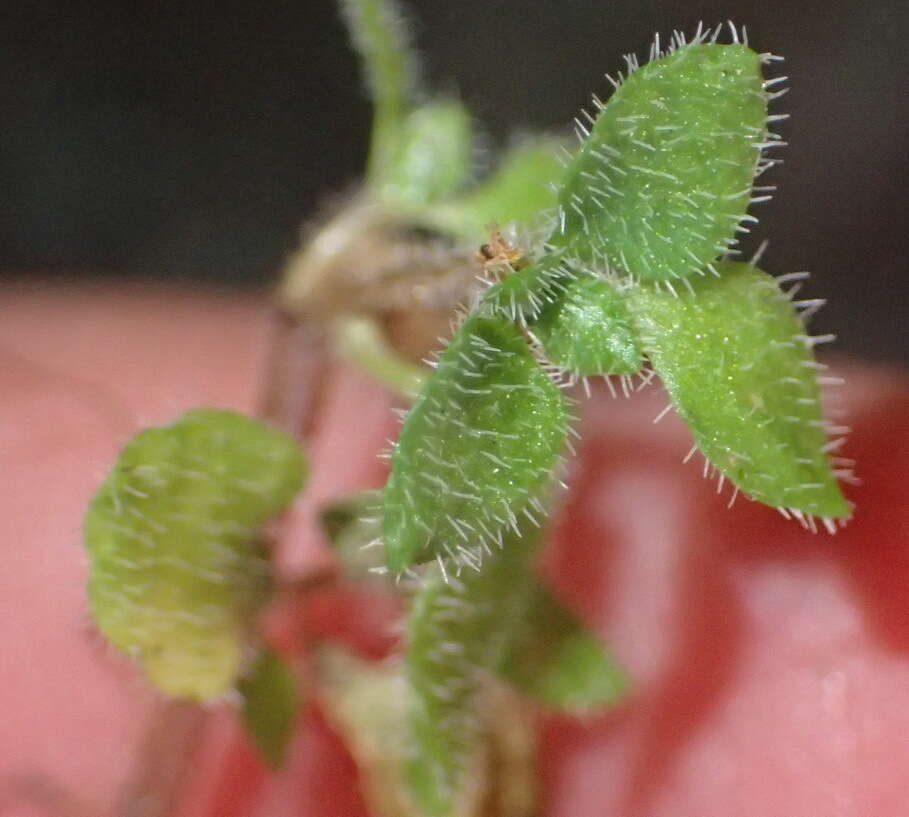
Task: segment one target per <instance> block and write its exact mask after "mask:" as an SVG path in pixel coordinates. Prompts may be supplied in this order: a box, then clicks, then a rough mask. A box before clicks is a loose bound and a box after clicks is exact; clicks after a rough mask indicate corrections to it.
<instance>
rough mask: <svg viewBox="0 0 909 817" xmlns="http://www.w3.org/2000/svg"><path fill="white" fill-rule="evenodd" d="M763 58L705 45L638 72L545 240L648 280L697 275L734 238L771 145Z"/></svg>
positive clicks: (571, 182)
mask: <svg viewBox="0 0 909 817" xmlns="http://www.w3.org/2000/svg"><path fill="white" fill-rule="evenodd" d="M766 120H767V93H766V92H765V91H764V88H763V80H762V77H761V56H760V55H759V54H756V53H755V52H754V51H751V50H750V49H749V48H747V47H746V46H744V45H738V44H734V45H714V44H709V43H707V44H705V43H701V42H696V43H692V44H690V45H687V46H683V47H680V48H678V49H677V50H675V51H674V52H672V53H669V54H667V55H666V56H663V57H660V58H658V59H655V60H653V61H652V62H650V63H648V64H647V65H644V66H642V67H641V68H639V69H638V70H636V71H634V72H633V73H632V74H631V75H630V76H629V77H628V78H627V79H626V80H625V81H624V82H623V83H622V84H621V85H620V86H619V87H618V89H617V90H616V91H615V93H614V94H613V95H612V97H611V98H610V99H609V101H608V102H607V104H606V105H605V107H603V108H602V110H601V111H600V112H599V114H598V116H597V118H596V120H595V123H594V125H593V126H592V129H591V132H590V135H589V136H588V137H587V138H586V140H585V141H584V143H583V144H582V145H581V148H580V149H579V151H578V153H577V154H576V156H575V157H574V159H573V160H572V162H571V164H570V165H569V166H568V170H567V173H566V175H565V181H564V183H563V186H562V189H561V192H560V194H559V207H560V225H559V228H558V229H557V231H556V233H555V234H554V235H553V236H552V238H551V239H550V240H551V241H552V242H553V243H554V244H557V245H559V246H562V245H566V244H568V245H570V246H571V248H572V252H573V254H575V255H576V256H578V257H579V258H581V259H582V260H584V261H589V262H591V263H596V264H598V265H600V266H604V265H608V266H610V267H611V268H614V269H617V270H619V271H621V272H625V273H629V274H631V275H632V276H634V277H635V278H638V279H641V280H647V281H654V280H671V279H674V278H681V277H684V276H688V275H691V274H692V273H699V272H702V271H703V270H704V268H705V266H706V265H707V264H708V263H710V262H711V261H713V259H715V258H717V257H718V256H719V255H722V254H723V253H724V252H725V251H726V250H727V249H728V247H729V245H730V244H731V243H732V242H733V239H734V236H735V228H736V226H737V225H738V223H739V222H740V221H741V219H742V218H743V217H744V216H745V214H746V211H747V208H748V205H749V203H750V198H751V188H752V183H753V180H754V175H755V171H756V167H757V163H758V159H759V158H760V151H761V145H762V144H763V143H765V142H766V141H767V139H768V138H769V137H768V134H767V131H766Z"/></svg>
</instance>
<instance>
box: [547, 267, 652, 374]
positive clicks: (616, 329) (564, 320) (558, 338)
mask: <svg viewBox="0 0 909 817" xmlns="http://www.w3.org/2000/svg"><path fill="white" fill-rule="evenodd" d="M531 331H532V332H533V334H534V335H536V337H537V338H539V340H540V343H541V344H542V346H543V349H544V350H545V352H546V357H547V358H549V360H550V362H551V363H554V364H555V365H556V366H559V367H561V368H563V369H567V370H568V371H569V372H572V373H573V374H576V375H582V376H583V375H600V374H603V375H606V374H634V373H635V372H636V371H638V370H639V369H640V368H641V365H642V363H643V361H642V357H641V347H640V344H639V342H638V338H637V333H636V331H635V329H634V327H633V326H632V323H631V317H630V316H629V314H628V309H627V307H626V306H625V301H624V298H623V296H622V294H620V293H619V292H618V291H617V290H616V287H615V285H614V284H613V283H612V282H610V281H606V280H604V279H603V278H600V277H599V276H594V275H590V274H580V275H578V277H577V278H575V279H574V280H573V281H570V282H568V283H567V285H566V288H565V291H564V293H563V294H562V295H561V297H559V298H557V299H553V300H552V301H551V302H550V303H549V304H547V305H546V306H545V307H543V309H542V311H541V312H540V314H539V315H538V316H537V318H536V320H535V321H534V323H533V326H532V327H531Z"/></svg>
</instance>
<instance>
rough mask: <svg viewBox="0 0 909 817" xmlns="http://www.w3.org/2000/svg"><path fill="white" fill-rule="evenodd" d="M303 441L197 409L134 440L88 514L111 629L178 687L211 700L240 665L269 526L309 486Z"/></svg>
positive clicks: (101, 607) (88, 538)
mask: <svg viewBox="0 0 909 817" xmlns="http://www.w3.org/2000/svg"><path fill="white" fill-rule="evenodd" d="M304 470H305V467H304V462H303V457H302V454H301V453H300V450H299V449H298V447H297V445H296V443H295V441H294V440H293V439H292V438H290V437H288V436H287V435H286V434H283V433H281V432H279V431H275V430H273V429H270V428H267V427H266V426H263V425H261V424H260V423H257V422H255V421H254V420H251V419H249V418H246V417H243V416H241V415H239V414H235V413H233V412H230V411H221V410H216V409H203V410H196V411H190V412H187V413H186V414H184V415H183V416H182V417H180V418H179V419H178V420H177V421H176V422H175V423H174V424H173V425H170V426H164V427H158V428H149V429H146V430H145V431H142V432H140V433H139V434H137V435H136V436H135V437H133V439H132V440H131V441H130V442H129V443H128V444H127V445H126V447H125V448H124V449H123V451H122V452H121V454H120V457H119V459H118V460H117V462H116V464H115V465H114V467H113V469H112V471H111V472H110V474H109V475H108V477H107V478H106V479H105V481H104V482H103V484H102V485H101V487H100V488H99V489H98V492H97V494H96V495H95V497H94V499H93V500H92V503H91V505H90V507H89V510H88V513H87V515H86V518H85V526H84V535H85V544H86V548H87V549H88V553H89V556H90V557H91V572H90V576H89V583H88V594H89V601H90V605H91V611H92V615H93V617H94V620H95V623H96V624H97V626H98V628H99V629H100V631H101V632H102V633H103V634H104V635H105V636H106V637H107V638H108V639H109V640H110V641H111V643H113V644H114V645H115V646H116V647H118V648H119V649H121V650H123V651H124V652H125V653H127V654H128V655H130V656H133V657H134V658H135V659H136V660H137V661H138V662H139V663H140V664H141V665H142V668H143V669H144V671H145V674H146V675H147V676H148V678H149V680H151V681H152V683H154V684H155V686H157V687H158V688H159V689H161V690H162V691H164V692H166V693H167V694H170V695H174V696H179V697H187V698H195V699H209V698H214V697H217V696H219V695H222V694H223V693H225V692H226V691H227V690H228V689H229V688H230V687H231V686H232V685H233V683H234V681H235V679H236V677H237V675H238V674H239V671H240V665H241V658H242V653H243V650H244V648H245V646H246V644H247V641H248V630H249V626H250V620H251V617H252V615H253V613H254V612H255V610H256V608H257V606H258V605H259V604H260V603H261V601H262V599H263V597H264V594H265V592H266V591H267V587H268V580H269V571H268V564H267V561H266V559H265V554H264V552H263V549H262V545H261V536H260V531H261V528H262V526H263V525H264V524H265V523H266V522H267V521H268V520H269V519H270V518H271V517H273V516H274V515H275V514H276V513H277V512H278V511H280V510H281V509H282V508H283V507H284V506H285V505H286V504H287V503H288V502H290V500H291V499H292V498H293V496H294V495H295V494H296V493H297V491H299V489H300V486H301V484H302V481H303V476H304Z"/></svg>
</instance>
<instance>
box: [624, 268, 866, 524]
mask: <svg viewBox="0 0 909 817" xmlns="http://www.w3.org/2000/svg"><path fill="white" fill-rule="evenodd" d="M718 269H719V272H720V277H719V278H714V277H708V278H703V279H698V280H696V281H693V282H692V284H693V287H692V289H693V291H692V292H684V293H681V294H680V295H679V296H678V297H674V296H673V295H671V294H669V293H666V292H660V291H655V290H654V289H651V288H649V287H644V286H642V287H637V288H634V289H633V290H631V291H630V292H629V299H630V304H631V309H632V312H633V314H634V315H635V320H636V323H637V326H638V329H639V331H640V336H641V339H642V342H643V344H644V348H645V351H646V353H647V355H648V357H649V358H650V361H651V363H652V364H653V367H654V369H655V370H656V371H657V373H658V374H659V375H660V377H661V379H662V380H663V383H664V384H665V386H666V389H667V390H668V392H669V394H670V397H671V398H672V402H673V403H674V405H675V406H676V408H677V409H678V412H679V414H680V415H681V416H682V418H683V419H684V420H685V422H686V423H687V424H688V426H689V428H690V429H691V431H692V433H693V434H694V438H695V441H696V442H697V444H698V446H699V447H700V449H701V451H702V452H703V454H704V456H705V457H706V458H707V459H708V460H709V461H710V462H711V463H713V465H715V466H716V467H717V468H718V469H719V470H720V472H721V473H723V474H724V475H725V476H726V477H727V478H728V479H730V480H731V481H732V482H733V483H734V484H735V485H736V486H738V487H739V488H740V489H741V490H742V491H744V492H745V493H746V494H747V495H749V496H751V497H752V498H754V499H756V500H758V501H760V502H763V503H765V504H767V505H772V506H775V507H781V508H789V509H795V510H798V511H801V512H802V513H805V514H811V515H814V516H821V517H838V518H839V517H846V516H848V515H849V507H848V505H847V503H846V502H845V500H844V499H843V496H842V494H841V493H840V490H839V486H838V485H837V482H836V478H835V477H834V474H833V472H832V470H831V467H830V464H829V459H828V456H827V454H826V453H825V452H824V450H823V449H824V446H825V444H826V443H827V435H826V432H825V431H824V429H823V427H822V418H821V407H820V401H819V394H818V387H817V382H816V378H815V371H814V369H813V368H811V367H812V365H813V364H812V354H811V351H810V348H809V345H808V343H807V339H806V337H805V335H804V332H805V330H804V327H803V325H802V323H801V321H800V320H799V318H798V316H797V315H796V314H795V311H794V309H793V307H792V304H791V302H790V301H789V298H788V297H787V296H786V295H785V294H784V293H782V292H781V291H780V289H779V287H778V285H777V283H776V281H775V280H774V279H773V278H772V277H771V276H769V275H767V274H765V273H763V272H761V271H760V270H758V269H756V268H754V267H752V266H750V265H748V264H744V263H735V262H729V261H726V262H723V263H722V264H720V266H719V268H718Z"/></svg>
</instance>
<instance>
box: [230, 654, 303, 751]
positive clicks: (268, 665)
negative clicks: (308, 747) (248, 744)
mask: <svg viewBox="0 0 909 817" xmlns="http://www.w3.org/2000/svg"><path fill="white" fill-rule="evenodd" d="M239 691H240V694H241V695H242V696H243V708H242V710H241V715H242V718H243V723H244V724H245V726H246V729H247V731H248V732H249V734H250V735H251V736H252V739H253V741H254V742H255V744H256V746H257V747H258V748H259V751H260V752H261V753H262V756H263V757H264V758H265V760H266V761H267V762H268V765H269V766H271V767H272V768H273V769H279V768H281V766H282V765H283V764H284V758H285V756H286V754H287V747H288V746H289V744H290V739H291V737H292V736H293V727H294V719H295V718H296V715H297V711H298V709H299V706H300V699H299V694H298V693H297V679H296V676H295V675H294V673H293V670H292V669H291V668H290V667H289V666H288V665H287V664H286V663H285V662H284V661H283V660H282V659H281V657H280V656H278V655H277V654H276V653H274V652H272V651H271V650H267V649H264V650H262V651H261V652H260V653H259V655H258V657H257V659H256V661H255V663H254V664H253V666H252V669H251V670H250V672H249V673H248V674H247V675H246V677H245V678H243V679H242V681H241V682H240V685H239Z"/></svg>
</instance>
